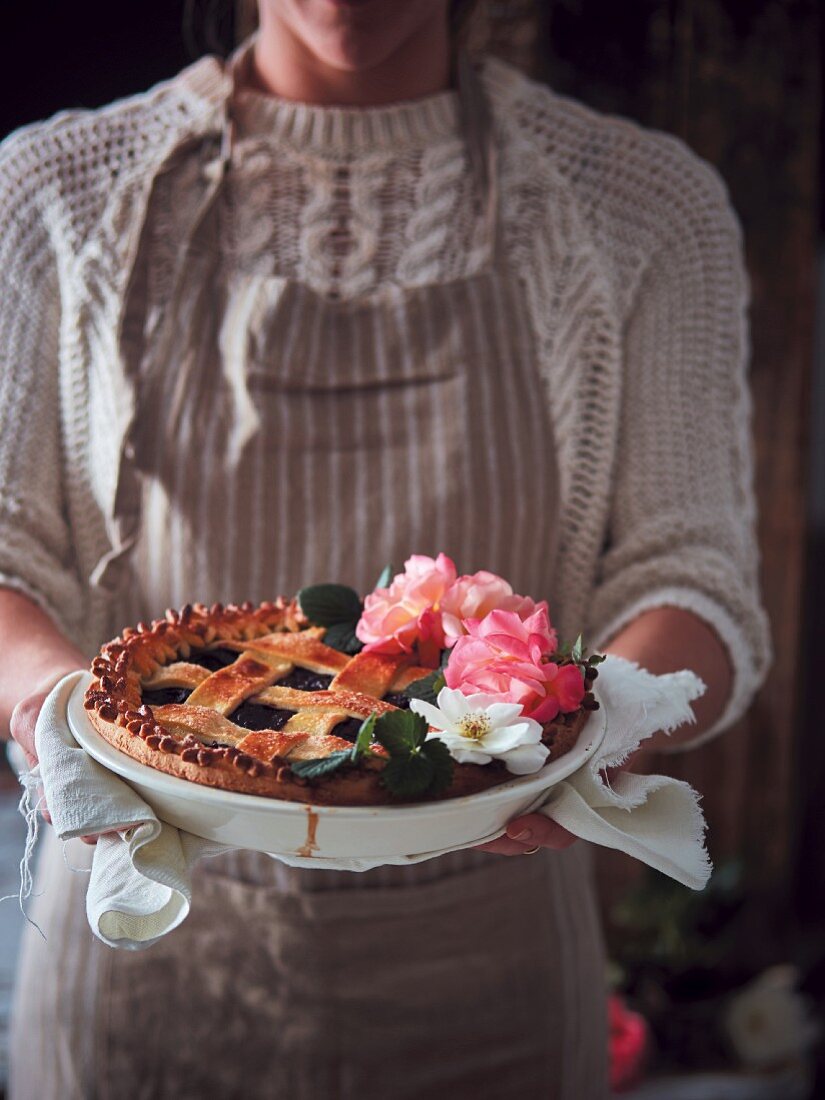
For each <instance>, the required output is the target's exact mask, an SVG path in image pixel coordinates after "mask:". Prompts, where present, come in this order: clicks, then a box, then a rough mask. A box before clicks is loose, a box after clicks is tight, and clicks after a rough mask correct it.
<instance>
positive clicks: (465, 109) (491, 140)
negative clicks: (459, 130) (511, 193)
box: [456, 49, 500, 257]
mask: <svg viewBox="0 0 825 1100" xmlns="http://www.w3.org/2000/svg"><path fill="white" fill-rule="evenodd" d="M456 70H457V76H458V97H459V110H460V114H461V122H462V126H463V129H464V136H465V140H466V142H467V155H468V157H469V160H470V170H471V172H472V174H473V180H474V182H475V186H476V188H477V189H478V194H479V196H480V198H481V209H482V211H483V216H484V223H485V226H486V231H487V239H488V241H489V242H490V249H491V252H492V255H493V257H495V256H496V255H497V254H498V252H499V247H500V239H499V238H500V226H499V209H498V204H499V200H498V156H497V149H496V142H495V133H494V129H493V120H492V117H491V115H490V108H489V104H488V102H487V95H486V93H485V91H484V87H483V86H482V83H481V79H480V77H479V75H478V73H477V72H476V69H475V66H474V65H473V63H472V61H471V60H470V55H469V54H468V53H467V51H466V50H465V49H462V50H460V51H459V53H458V57H457V61H456Z"/></svg>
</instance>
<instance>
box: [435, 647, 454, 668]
mask: <svg viewBox="0 0 825 1100" xmlns="http://www.w3.org/2000/svg"><path fill="white" fill-rule="evenodd" d="M451 653H452V650H451V649H442V650H441V660H440V661H439V663H438V667H439V668H440V669H445V668H446V667H447V662H448V661H449V659H450V654H451Z"/></svg>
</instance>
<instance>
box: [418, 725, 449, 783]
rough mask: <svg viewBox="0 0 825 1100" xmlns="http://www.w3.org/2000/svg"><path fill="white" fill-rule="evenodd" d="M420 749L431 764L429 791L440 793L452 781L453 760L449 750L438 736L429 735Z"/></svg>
mask: <svg viewBox="0 0 825 1100" xmlns="http://www.w3.org/2000/svg"><path fill="white" fill-rule="evenodd" d="M421 751H422V752H423V753H424V755H425V756H426V757H427V759H428V760H429V761H430V763H431V764H432V766H433V779H432V782H431V783H430V787H429V793H430V794H440V793H441V791H446V789H447V788H448V787H449V785H450V784H451V783H452V781H453V768H454V767H455V761H454V760H453V758H452V756H450V750H449V749H448V748H447V746H446V745H445V744H444V742H443V741H442V740H441V739H440V738H438V737H430V738H429V739H428V740H427V741H425V742H424V744H423V745H422V746H421Z"/></svg>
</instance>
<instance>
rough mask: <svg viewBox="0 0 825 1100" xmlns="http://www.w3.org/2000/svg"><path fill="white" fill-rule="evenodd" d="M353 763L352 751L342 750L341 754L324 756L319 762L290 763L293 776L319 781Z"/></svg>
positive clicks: (333, 753) (297, 761) (302, 761)
mask: <svg viewBox="0 0 825 1100" xmlns="http://www.w3.org/2000/svg"><path fill="white" fill-rule="evenodd" d="M348 763H352V750H351V749H341V750H340V751H339V752H331V753H330V754H329V756H322V757H320V758H319V759H317V760H295V761H294V762H291V763H290V765H289V766H290V768H291V769H292V773H293V775H298V776H301V777H302V778H303V779H318V778H319V777H320V776H322V775H330V774H331V773H332V772H335V771H337V770H338V769H339V768H340V767H341V766H342V765H344V764H348Z"/></svg>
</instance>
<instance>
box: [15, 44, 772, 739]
mask: <svg viewBox="0 0 825 1100" xmlns="http://www.w3.org/2000/svg"><path fill="white" fill-rule="evenodd" d="M481 72H482V77H483V80H484V83H485V87H486V89H487V91H488V94H489V99H490V104H491V108H492V114H493V119H494V124H495V132H496V138H497V142H498V145H499V155H500V165H501V168H500V188H501V210H502V214H503V218H504V224H503V244H504V249H505V254H506V257H507V260H508V262H510V263H511V264H512V265H513V266H514V268H515V270H516V271H518V273H519V275H520V278H521V280H522V282H523V287H524V302H525V306H526V308H527V310H528V312H529V316H530V320H531V324H532V327H533V330H534V333H535V346H536V349H537V354H538V356H539V359H540V363H539V365H540V368H541V375H542V378H543V379H544V382H545V394H544V397H545V399H546V400H547V402H548V405H549V408H550V412H551V415H552V419H553V423H554V425H555V431H556V439H557V445H558V448H559V459H560V468H561V480H562V484H561V514H560V518H559V523H560V528H561V530H560V551H559V561H558V585H557V589H558V591H562V590H563V591H564V592H565V596H566V598H565V609H564V615H565V621H563V622H560V623H559V624H558V625H559V627H560V629H561V631H562V632H563V633H565V634H570V633H572V632H574V631H578V630H579V629H581V630H583V631H584V633H585V635H586V637H587V638H588V639H589V640H590V642H591V643H592V644H593V645H594V646H598V645H599V644H600V643H602V642H604V641H606V640H607V639H608V638H609V637H610V636H611V635H612V634H613V633H615V632H616V631H617V630H618V629H619V628H620V627H621V626H622V625H623V624H625V623H627V622H629V621H630V619H631V618H632V617H633V616H634V615H636V614H637V613H638V612H639V611H640V610H643V609H645V608H648V607H653V606H657V605H661V604H675V605H677V606H681V607H685V608H688V609H690V610H692V611H694V612H695V613H696V614H697V615H699V616H700V617H702V618H703V619H704V620H706V621H707V622H708V623H710V625H711V626H713V627H714V629H715V630H716V631H717V632H718V634H719V636H720V637H721V638H722V640H723V641H724V643H725V644H726V646H727V647H728V649H729V651H730V653H731V657H732V661H733V664H734V667H735V686H734V693H733V696H732V698H731V700H730V703H729V705H728V707H727V710H726V712H725V714H724V715H723V716H722V717H721V718H720V720H719V721H718V722H717V723H716V725H715V726H714V727H713V728H712V729H711V730H709V731H707V733H706V734H705V735H704V738H705V739H706V738H708V737H711V736H713V735H714V734H715V733H717V732H719V730H721V729H724V728H725V727H726V726H728V725H729V724H730V723H731V722H733V721H734V720H735V719H736V718H738V717H739V716H740V715H741V714H742V712H743V710H744V709H745V707H746V706H747V704H748V702H749V701H750V699H751V698H752V696H753V694H754V692H755V691H756V689H757V687H758V686H759V684H760V683H761V681H762V680H763V678H764V676H765V673H766V670H767V667H768V663H769V660H770V641H769V631H768V626H767V621H766V616H765V613H764V611H763V609H762V606H761V603H760V598H759V589H758V578H757V566H758V558H757V550H756V544H755V534H754V521H755V505H754V496H753V460H752V453H751V446H750V440H749V430H750V398H749V392H748V389H747V385H746V364H747V355H748V338H747V324H746V310H747V304H748V287H747V280H746V276H745V272H744V263H743V253H742V241H741V234H740V230H739V225H738V222H737V220H736V217H735V214H734V213H733V211H732V209H731V206H730V202H729V199H728V196H727V192H726V190H725V187H724V184H723V183H722V181H721V179H720V177H719V176H718V174H717V173H716V171H715V170H714V169H713V168H712V167H710V166H709V165H708V164H706V163H705V162H703V161H702V160H700V159H699V158H698V157H696V156H695V155H694V154H693V153H692V152H691V151H690V150H689V149H688V148H687V146H685V145H684V144H683V143H682V142H680V141H678V140H677V139H675V138H673V137H670V136H668V135H665V134H662V133H659V132H656V131H650V130H646V129H644V128H642V127H639V126H637V125H635V124H633V123H631V122H629V121H627V120H625V119H621V118H616V117H612V116H606V115H602V114H599V113H597V112H594V111H592V110H590V109H588V108H587V107H585V106H583V105H582V104H579V103H576V102H574V101H572V100H569V99H567V98H565V97H563V96H560V95H558V94H556V93H555V92H553V91H552V90H551V89H548V88H546V87H543V86H541V85H538V84H536V83H534V82H532V81H530V80H529V79H527V78H526V77H525V76H523V75H522V74H521V73H519V72H518V71H517V70H515V69H513V68H511V67H509V66H508V65H506V64H504V63H503V62H501V61H496V60H493V59H487V60H485V61H484V62H483V63H482V69H481ZM227 94H228V86H227V78H226V74H225V72H224V70H223V67H222V65H221V63H220V62H218V61H217V60H216V59H214V58H205V59H203V60H202V61H199V62H197V63H196V64H195V65H192V66H190V67H189V68H188V69H186V70H184V72H182V73H181V74H179V75H178V76H177V77H175V78H174V79H172V80H171V81H168V82H166V83H164V84H162V85H159V86H158V87H157V88H155V89H152V90H151V91H150V92H147V93H146V94H144V95H140V96H136V97H132V98H130V99H127V100H123V101H120V102H118V103H115V104H112V105H111V106H109V107H106V108H104V109H102V110H99V111H93V112H65V113H63V114H61V115H58V116H56V117H55V118H53V119H51V120H49V121H48V122H44V123H40V124H37V125H35V126H33V127H29V128H27V129H24V130H21V131H19V132H17V133H16V134H14V135H12V136H11V137H10V138H8V139H7V140H6V141H5V142H4V143H3V145H2V147H0V288H1V289H2V293H0V363H1V364H2V375H1V376H0V582H2V583H4V584H7V585H10V586H12V587H16V588H19V589H21V590H22V591H24V592H27V593H28V594H30V595H32V596H33V597H34V598H36V599H37V600H39V601H40V602H41V603H42V604H43V605H44V606H45V607H46V609H47V610H48V611H49V612H50V613H52V614H53V615H54V616H55V617H56V618H57V619H58V621H59V622H60V624H61V625H62V627H63V628H64V629H65V630H66V631H67V632H68V633H70V634H72V636H73V637H74V638H75V639H76V640H77V641H78V642H79V644H81V645H82V646H83V647H84V648H85V649H86V650H87V651H88V652H89V653H92V652H94V651H95V650H96V649H97V648H98V646H99V644H100V642H101V641H102V640H103V639H104V638H106V637H108V636H109V635H110V634H111V633H113V632H115V631H116V630H118V629H119V628H120V627H121V626H122V625H123V624H122V623H120V622H118V621H117V601H116V600H114V599H113V597H112V593H111V591H107V589H106V588H105V587H101V585H100V584H99V583H96V580H99V577H98V578H96V576H95V569H96V567H97V566H98V565H99V563H100V561H101V559H102V558H104V557H105V556H106V554H107V553H110V554H111V553H112V551H113V550H114V549H116V547H117V546H118V545H120V546H121V548H122V547H123V546H124V545H126V544H127V543H128V541H129V531H128V530H123V529H122V528H123V516H124V515H126V516H127V517H128V515H129V514H130V512H129V505H128V502H127V505H126V507H125V508H120V512H121V515H120V517H118V515H117V514H116V513H117V512H118V508H117V507H116V503H117V502H118V500H119V501H120V504H121V505H122V504H123V500H124V497H126V498H128V497H129V494H130V492H131V493H132V494H133V493H134V491H135V486H134V484H132V483H131V482H130V477H131V476H133V475H134V470H133V469H132V468H131V466H130V451H129V426H130V424H131V422H132V417H133V415H134V413H135V409H134V385H133V381H134V373H135V371H136V370H137V369H138V366H139V365H137V364H129V363H124V362H120V361H119V360H118V353H117V347H118V344H117V333H118V329H119V326H120V325H122V324H128V323H138V322H137V321H136V319H134V318H128V317H124V316H123V310H122V305H123V301H124V296H125V290H126V286H127V281H128V278H129V275H130V272H131V271H132V270H133V267H134V249H135V248H136V247H137V242H138V239H139V238H140V230H141V228H142V221H143V218H144V217H145V215H146V210H147V203H148V198H149V195H150V192H151V191H152V189H153V188H154V189H155V191H154V193H155V196H156V199H157V201H156V202H155V203H154V204H153V208H155V209H157V211H158V214H157V220H156V222H155V223H154V224H152V225H150V226H148V227H147V231H148V232H147V234H146V235H145V236H144V239H145V240H148V242H149V243H148V245H147V247H150V248H152V249H153V252H154V256H155V258H154V261H153V267H152V270H153V271H154V272H155V273H156V276H157V277H156V278H155V279H154V280H153V283H152V285H151V286H147V288H146V293H145V303H146V307H145V308H146V313H145V316H144V317H141V318H140V319H139V323H141V324H143V325H145V327H146V331H147V332H149V333H151V331H152V326H153V324H156V323H157V320H158V318H159V317H161V316H162V313H163V303H164V300H165V298H166V296H167V294H168V289H169V287H170V286H171V285H172V282H173V280H174V279H175V278H179V277H182V276H185V272H183V273H181V272H180V271H179V270H178V269H177V267H176V258H177V257H178V256H179V254H180V250H179V242H180V240H181V234H182V233H183V234H186V233H188V232H189V230H190V228H191V224H192V222H193V221H194V219H195V217H196V211H195V210H194V209H193V203H194V200H193V202H190V201H188V200H187V196H188V195H189V194H190V190H189V189H188V188H189V184H188V183H187V182H186V181H189V183H191V188H192V190H191V193H192V194H194V193H195V189H196V183H197V181H199V180H202V179H204V178H206V177H207V176H208V173H209V171H210V168H214V163H215V161H216V158H217V155H218V148H219V138H220V120H221V118H222V113H223V110H224V106H225V100H226V97H227ZM261 112H264V115H265V117H266V118H267V119H268V120H269V121H270V126H269V131H268V132H267V133H266V134H265V136H264V137H262V136H261V132H260V131H261V127H260V125H257V126H256V127H255V132H254V133H249V134H248V135H245V133H244V118H245V117H246V118H249V117H251V116H252V115H256V116H258V119H259V121H260V115H261ZM273 151H274V152H275V154H276V156H273ZM233 155H234V156H235V157H236V158H237V161H238V164H239V165H243V166H244V169H245V174H246V178H245V186H244V192H243V202H230V203H229V207H228V210H227V217H226V219H225V235H226V241H225V247H226V250H227V252H229V253H231V254H233V255H234V256H235V258H236V261H237V264H238V266H239V268H240V269H241V270H244V269H248V270H250V271H265V272H267V273H269V274H274V275H280V276H284V277H285V278H292V279H298V280H301V281H303V282H305V283H307V284H308V285H309V286H311V287H312V288H313V289H314V290H316V291H320V292H322V293H325V294H329V295H330V296H333V297H344V298H347V297H351V298H358V297H369V296H370V295H372V294H378V293H383V292H384V291H385V290H386V288H387V287H391V286H393V285H396V286H405V287H410V286H416V285H423V284H438V283H440V282H443V283H445V285H446V284H448V283H449V282H450V280H452V279H455V278H457V277H460V276H461V275H463V274H466V273H467V272H469V271H472V270H474V269H475V266H476V265H478V263H479V262H480V251H479V241H480V236H479V220H480V215H479V211H478V210H477V207H476V203H475V201H474V191H473V185H472V179H471V176H470V172H469V168H468V161H467V157H466V154H465V149H464V145H463V142H462V140H461V134H460V129H459V120H458V117H457V111H456V104H455V96H454V93H452V92H444V93H439V94H438V95H435V96H432V97H429V98H428V99H426V100H423V101H420V102H419V103H416V102H412V103H406V104H399V105H395V106H390V107H385V108H376V109H369V110H367V111H362V112H359V111H357V110H354V109H349V110H348V109H343V108H341V109H339V108H313V107H311V106H307V105H300V104H297V105H296V104H291V103H288V102H286V101H279V100H274V99H270V98H269V97H264V96H261V95H259V94H258V95H256V94H254V93H249V95H248V97H246V98H244V100H243V103H242V110H241V112H240V119H239V127H238V135H237V144H236V148H235V150H234V154H233ZM170 157H171V158H173V159H174V164H175V169H174V172H168V171H166V170H164V171H163V172H161V171H160V169H161V167H162V166H165V167H168V164H169V158H170ZM250 181H251V182H250ZM230 196H231V191H230ZM250 197H251V199H250ZM130 486H131V488H130ZM119 494H120V497H119ZM533 503H534V506H535V507H540V502H533ZM126 527H127V528H128V522H127V523H126ZM411 549H415V548H414V547H412V548H411ZM243 597H244V594H243V593H238V598H239V599H242V598H243Z"/></svg>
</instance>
